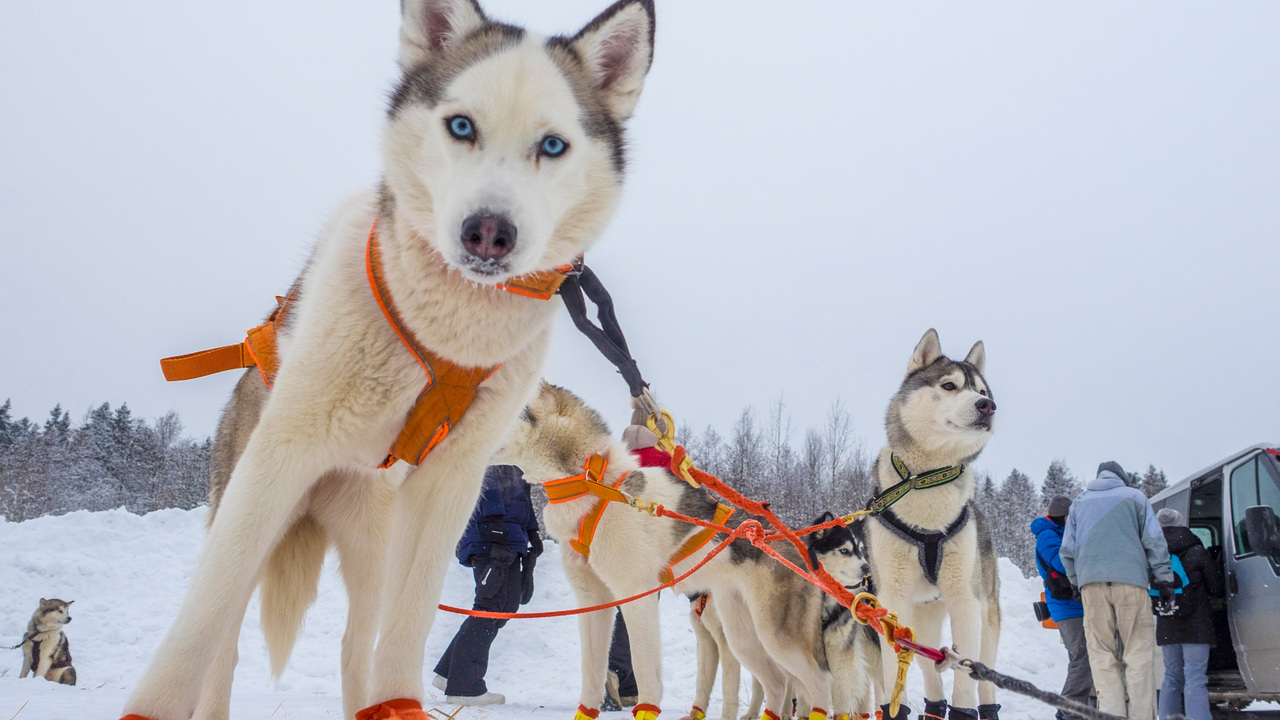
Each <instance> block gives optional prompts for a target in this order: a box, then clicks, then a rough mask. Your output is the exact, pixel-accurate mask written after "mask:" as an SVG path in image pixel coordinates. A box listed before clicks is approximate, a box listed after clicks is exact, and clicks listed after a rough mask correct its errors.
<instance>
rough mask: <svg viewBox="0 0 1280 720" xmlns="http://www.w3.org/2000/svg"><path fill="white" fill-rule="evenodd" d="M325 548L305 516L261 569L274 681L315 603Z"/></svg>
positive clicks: (321, 535)
mask: <svg viewBox="0 0 1280 720" xmlns="http://www.w3.org/2000/svg"><path fill="white" fill-rule="evenodd" d="M328 547H329V541H328V538H326V537H325V533H324V528H322V527H320V524H319V523H317V522H316V521H315V519H314V518H312V517H311V516H310V515H305V516H303V517H302V518H300V519H299V520H298V521H297V522H296V523H294V524H293V527H291V528H289V530H288V532H286V533H285V534H284V537H283V538H281V540H280V544H279V545H277V546H276V548H275V550H273V551H272V552H271V557H270V558H268V559H267V565H266V567H265V568H264V569H263V570H264V572H263V574H262V635H263V637H264V638H265V639H266V641H267V655H268V657H270V659H271V676H272V677H274V678H276V679H279V678H280V675H281V673H283V672H284V666H285V665H286V664H287V663H288V662H289V655H290V654H292V653H293V644H294V642H295V641H296V640H297V639H298V630H299V629H301V627H302V618H303V616H304V615H306V613H307V608H309V607H311V605H312V603H314V602H315V601H316V591H317V587H318V585H319V583H320V568H321V567H322V566H323V565H324V555H325V551H326V550H327V549H328Z"/></svg>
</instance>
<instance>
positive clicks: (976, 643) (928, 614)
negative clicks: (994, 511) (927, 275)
mask: <svg viewBox="0 0 1280 720" xmlns="http://www.w3.org/2000/svg"><path fill="white" fill-rule="evenodd" d="M985 367H986V351H985V349H984V348H983V345H982V342H981V341H979V342H977V343H975V344H974V346H973V349H971V350H970V351H969V354H968V356H966V357H965V359H964V360H962V361H955V360H951V359H949V358H947V357H946V356H945V355H943V354H942V346H941V344H940V343H939V342H938V334H937V333H936V332H935V331H933V330H932V329H931V330H929V331H928V332H926V333H925V334H924V337H923V338H922V339H921V340H920V343H919V344H918V345H917V346H916V349H915V352H914V353H912V355H911V361H910V362H909V363H908V365H907V376H906V378H905V379H903V381H902V385H901V387H899V388H898V392H897V394H896V395H894V397H893V400H892V401H890V403H889V409H888V412H887V413H886V415H885V429H886V432H887V434H888V439H889V444H888V446H887V447H885V448H884V449H883V450H881V451H880V455H879V457H878V458H877V460H876V465H875V477H876V481H877V483H878V484H879V488H880V492H881V493H885V492H886V491H888V490H890V489H891V488H894V487H899V488H902V487H908V486H912V485H913V484H914V485H915V489H911V490H909V491H907V492H906V493H905V494H904V495H902V496H901V498H900V499H898V500H896V501H895V502H893V503H892V505H889V506H888V508H887V509H886V510H884V511H883V512H881V513H880V514H878V515H875V516H873V517H872V518H867V519H864V520H863V521H862V524H863V526H864V527H865V531H864V532H865V536H866V539H867V542H868V550H869V556H870V559H871V570H872V577H873V578H874V580H875V585H876V587H877V588H878V590H879V598H880V602H881V603H882V604H883V605H884V606H885V607H887V608H889V609H890V610H893V611H895V612H897V613H898V617H899V619H900V620H901V621H902V622H903V623H904V624H907V625H911V626H913V627H914V628H915V630H916V637H917V639H919V640H920V642H922V643H924V644H926V645H931V646H935V647H936V646H937V645H938V643H939V641H940V640H941V633H942V621H943V618H944V617H948V616H949V617H950V620H951V638H952V642H953V643H954V645H955V647H956V649H957V651H958V652H959V653H960V654H961V655H963V656H965V657H970V658H976V659H978V660H979V661H981V662H983V663H986V664H988V665H990V664H993V663H994V661H995V656H996V646H997V644H998V643H999V640H1000V579H999V576H998V575H997V572H996V556H995V552H994V551H993V549H992V545H991V535H990V532H989V531H988V529H987V524H986V522H985V520H984V519H983V517H982V513H981V512H980V510H979V509H978V508H977V507H976V506H975V505H974V503H973V496H974V476H973V472H972V471H971V470H970V469H969V464H970V463H972V462H973V460H974V459H975V458H977V456H978V453H980V452H981V451H982V448H983V447H984V446H986V444H987V440H988V439H989V438H990V437H991V432H992V428H993V420H994V418H995V411H996V404H995V401H994V399H993V398H992V395H991V389H990V387H989V386H988V385H987V381H986V378H985V377H984V376H983V373H984V370H985ZM904 483H905V484H906V485H904ZM880 497H884V495H881V496H880ZM890 497H892V496H890ZM873 502H874V501H873ZM882 649H883V651H884V652H883V656H882V657H883V671H884V675H883V678H884V683H885V685H884V687H885V688H892V686H893V681H894V677H895V675H896V672H897V660H896V656H895V655H894V653H893V651H892V650H891V649H888V648H887V647H884V646H883V645H882ZM919 664H920V667H921V668H922V669H923V671H924V681H925V683H924V685H925V700H926V703H927V706H926V708H925V712H926V713H927V714H928V715H933V716H938V717H941V716H943V715H944V713H945V712H946V708H947V702H946V700H945V698H944V697H943V688H942V678H941V676H940V675H939V673H938V671H937V670H936V668H935V667H934V665H933V663H932V662H931V661H928V660H925V659H923V658H922V659H921V660H920V663H919ZM975 685H976V683H975V681H974V680H973V679H972V678H970V677H969V676H968V675H967V674H965V673H956V676H955V686H954V688H953V691H952V696H951V712H950V718H951V720H970V719H971V718H978V717H981V718H984V720H988V719H989V720H994V719H995V718H996V711H997V710H998V708H999V706H998V705H996V704H995V688H994V687H993V686H991V685H990V683H982V684H981V687H975ZM905 708H906V705H905V704H904V705H902V706H901V709H900V714H899V718H905V717H907V710H906V709H905ZM884 715H885V718H886V720H888V718H889V713H888V711H887V709H886V710H885V713H884Z"/></svg>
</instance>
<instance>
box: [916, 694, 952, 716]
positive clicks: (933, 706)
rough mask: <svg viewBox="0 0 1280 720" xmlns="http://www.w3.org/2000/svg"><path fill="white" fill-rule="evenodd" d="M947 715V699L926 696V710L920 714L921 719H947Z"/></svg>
mask: <svg viewBox="0 0 1280 720" xmlns="http://www.w3.org/2000/svg"><path fill="white" fill-rule="evenodd" d="M946 717H947V701H946V700H929V699H928V698H925V701H924V712H923V713H921V714H920V720H946Z"/></svg>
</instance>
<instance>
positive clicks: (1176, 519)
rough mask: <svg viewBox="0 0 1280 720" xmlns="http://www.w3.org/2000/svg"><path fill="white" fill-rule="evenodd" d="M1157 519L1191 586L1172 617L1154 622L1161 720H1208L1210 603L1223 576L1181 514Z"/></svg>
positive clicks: (1211, 640)
mask: <svg viewBox="0 0 1280 720" xmlns="http://www.w3.org/2000/svg"><path fill="white" fill-rule="evenodd" d="M1156 519H1157V520H1159V521H1160V525H1161V527H1162V529H1163V530H1164V538H1165V542H1167V543H1168V544H1169V552H1170V554H1172V555H1176V556H1177V557H1178V560H1179V561H1180V562H1181V563H1182V569H1183V571H1184V572H1185V573H1186V574H1187V584H1186V585H1185V586H1184V587H1183V588H1182V592H1181V593H1179V594H1177V595H1176V596H1175V599H1176V603H1177V609H1176V610H1175V611H1174V613H1173V614H1172V615H1169V616H1163V615H1160V616H1157V617H1156V644H1157V645H1159V646H1160V651H1161V652H1162V653H1163V654H1164V684H1163V685H1162V686H1161V687H1160V720H1164V719H1165V718H1168V717H1170V716H1171V715H1177V714H1178V713H1182V714H1183V715H1186V716H1187V717H1188V718H1190V719H1191V720H1209V718H1210V716H1209V691H1208V690H1207V689H1206V683H1207V682H1208V676H1207V673H1208V669H1209V648H1210V647H1212V646H1213V644H1214V640H1215V638H1214V628H1213V610H1212V608H1211V607H1210V606H1209V604H1210V601H1211V599H1213V598H1219V597H1222V596H1223V587H1222V573H1221V571H1219V569H1218V564H1217V563H1216V562H1214V560H1213V558H1212V557H1210V556H1209V552H1208V551H1207V550H1205V549H1204V545H1203V544H1202V543H1201V542H1200V538H1198V537H1196V536H1195V533H1193V532H1191V528H1188V527H1187V526H1186V520H1185V519H1184V518H1183V517H1182V513H1180V512H1178V511H1177V510H1174V509H1173V508H1165V509H1163V510H1161V511H1160V512H1159V513H1158V514H1157V515H1156Z"/></svg>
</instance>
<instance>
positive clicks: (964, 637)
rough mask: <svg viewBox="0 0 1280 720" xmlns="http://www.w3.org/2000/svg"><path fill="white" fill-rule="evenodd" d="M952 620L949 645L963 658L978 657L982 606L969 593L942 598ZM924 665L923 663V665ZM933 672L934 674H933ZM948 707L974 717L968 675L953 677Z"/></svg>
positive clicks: (973, 687)
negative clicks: (968, 712)
mask: <svg viewBox="0 0 1280 720" xmlns="http://www.w3.org/2000/svg"><path fill="white" fill-rule="evenodd" d="M945 600H946V603H947V614H948V615H950V616H951V641H952V642H953V643H954V644H955V646H956V652H958V653H959V654H960V655H961V656H962V657H970V658H971V657H978V656H979V655H980V654H981V652H982V604H981V603H980V602H979V600H978V598H976V597H974V596H973V595H972V592H962V593H961V594H959V595H958V596H955V597H950V598H945ZM922 665H923V663H922ZM935 672H936V670H935ZM954 675H955V677H954V678H953V680H952V682H953V686H952V689H951V706H952V707H954V708H963V709H965V710H968V711H970V712H972V713H974V717H975V718H976V717H977V708H978V683H977V681H976V680H974V679H973V678H972V677H971V676H970V675H969V673H962V672H958V673H955V674H954Z"/></svg>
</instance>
